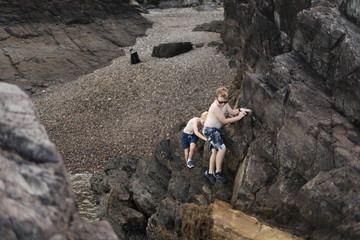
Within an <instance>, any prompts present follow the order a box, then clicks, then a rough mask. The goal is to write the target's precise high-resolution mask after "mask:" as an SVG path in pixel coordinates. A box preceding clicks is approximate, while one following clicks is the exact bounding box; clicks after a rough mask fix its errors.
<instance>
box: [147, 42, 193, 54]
mask: <svg viewBox="0 0 360 240" xmlns="http://www.w3.org/2000/svg"><path fill="white" fill-rule="evenodd" d="M192 49H193V46H192V43H191V42H174V43H162V44H159V45H158V46H155V47H154V48H153V51H152V54H151V56H152V57H158V58H170V57H174V56H176V55H179V54H182V53H186V52H189V51H191V50H192Z"/></svg>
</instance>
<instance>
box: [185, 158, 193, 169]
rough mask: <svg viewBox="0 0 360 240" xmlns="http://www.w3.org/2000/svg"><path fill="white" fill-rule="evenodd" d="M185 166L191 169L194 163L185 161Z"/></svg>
mask: <svg viewBox="0 0 360 240" xmlns="http://www.w3.org/2000/svg"><path fill="white" fill-rule="evenodd" d="M186 166H187V167H188V168H193V167H194V163H193V162H192V161H191V160H189V161H187V164H186Z"/></svg>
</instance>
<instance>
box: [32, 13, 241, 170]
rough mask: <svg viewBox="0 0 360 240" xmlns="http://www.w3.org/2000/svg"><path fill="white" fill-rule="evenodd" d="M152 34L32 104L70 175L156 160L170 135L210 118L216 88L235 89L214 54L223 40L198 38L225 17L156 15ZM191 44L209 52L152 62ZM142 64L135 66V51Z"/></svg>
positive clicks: (225, 64) (221, 60) (206, 36)
mask: <svg viewBox="0 0 360 240" xmlns="http://www.w3.org/2000/svg"><path fill="white" fill-rule="evenodd" d="M144 17H146V18H148V19H149V20H151V21H152V22H153V23H154V24H153V28H151V29H148V31H147V36H146V37H142V38H139V39H138V40H137V43H136V45H135V46H132V47H128V48H126V49H124V50H125V52H126V53H127V55H126V56H122V57H119V58H117V59H115V60H113V62H112V64H111V65H109V66H107V67H105V68H102V69H99V70H96V71H94V72H93V73H91V74H88V75H84V76H82V77H80V78H78V79H77V80H75V81H73V82H70V83H67V84H63V85H60V86H53V87H50V88H48V89H46V91H44V92H43V93H42V94H40V95H39V96H37V97H36V98H34V99H33V102H34V104H35V106H36V108H37V110H38V112H39V115H40V119H41V121H42V123H43V125H44V126H45V127H46V129H47V132H48V134H49V136H50V138H51V140H52V141H53V142H54V143H55V144H56V146H57V148H58V150H59V152H60V153H61V155H62V156H63V158H64V162H65V165H66V168H67V169H68V171H69V172H70V173H72V174H74V173H92V172H94V171H96V170H98V169H99V168H102V167H103V166H104V165H105V164H106V162H107V161H108V160H109V159H111V158H113V157H116V156H119V155H122V154H124V153H131V154H141V155H149V156H150V155H151V154H152V153H153V151H154V149H155V145H156V144H157V143H159V142H160V141H161V139H162V138H164V137H165V136H166V135H168V134H169V133H170V132H171V129H172V128H173V127H174V126H175V125H177V124H179V123H182V122H186V121H188V120H189V119H190V118H192V117H194V116H199V115H200V113H201V112H203V111H206V110H207V109H208V107H209V106H210V104H211V103H212V101H213V99H214V93H215V89H216V88H218V87H220V86H227V87H229V86H230V84H231V81H232V80H233V79H234V77H235V74H236V70H235V69H230V68H229V67H228V60H227V59H226V58H225V57H224V56H223V55H222V54H221V53H219V52H217V50H216V48H214V47H209V46H207V44H208V43H209V42H212V41H218V42H221V39H220V35H219V34H217V33H210V32H192V29H193V28H194V27H195V26H196V25H198V24H202V23H209V22H211V21H212V20H222V19H223V10H222V9H218V10H216V11H209V12H198V11H196V10H193V9H191V8H184V9H167V10H151V11H150V13H149V14H144ZM178 41H190V42H192V43H193V44H197V43H204V46H203V47H200V48H195V49H194V50H192V51H190V52H188V53H185V54H181V55H178V56H175V57H173V58H168V59H163V58H153V57H151V53H152V48H153V47H154V46H156V45H158V44H160V43H167V42H178ZM130 48H134V49H136V50H137V51H138V53H139V56H140V59H141V60H142V63H140V64H136V65H131V64H130V63H129V59H130V56H129V54H128V53H129V49H130Z"/></svg>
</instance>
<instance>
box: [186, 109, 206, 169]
mask: <svg viewBox="0 0 360 240" xmlns="http://www.w3.org/2000/svg"><path fill="white" fill-rule="evenodd" d="M206 116H207V112H203V113H202V114H201V116H200V118H198V117H194V118H192V119H190V120H189V121H188V123H187V124H186V126H185V128H184V130H183V133H182V135H181V146H182V149H184V154H185V161H186V166H187V167H188V168H193V167H194V163H193V161H192V157H193V155H194V152H195V149H196V143H197V141H198V140H199V138H201V139H203V140H204V141H206V138H205V137H204V136H203V135H202V134H201V133H200V129H201V128H202V127H203V126H204V122H205V120H206Z"/></svg>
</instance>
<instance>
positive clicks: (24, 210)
mask: <svg viewBox="0 0 360 240" xmlns="http://www.w3.org/2000/svg"><path fill="white" fill-rule="evenodd" d="M0 102H1V105H0V116H1V120H0V139H1V140H0V141H1V143H0V196H1V197H0V198H1V200H0V212H1V214H0V232H1V239H9V240H10V239H19V240H21V239H37V240H48V239H52V240H54V239H69V238H70V239H77V240H85V239H86V240H105V239H106V240H110V239H112V240H116V239H118V238H117V236H116V235H115V233H114V231H113V230H112V228H111V226H110V224H109V223H108V222H105V221H100V222H96V223H90V222H87V221H85V220H83V219H82V218H81V217H80V215H79V213H78V211H77V206H76V200H75V197H74V194H73V192H72V189H71V184H70V182H69V179H68V177H67V173H66V170H65V167H64V164H63V161H62V159H61V157H60V155H59V154H58V153H57V151H56V148H55V146H54V145H53V144H52V143H51V142H50V141H49V138H48V136H47V134H46V131H45V129H44V127H43V126H42V125H41V124H40V121H39V118H38V116H37V114H36V111H35V109H34V106H33V104H32V103H31V100H30V98H29V97H28V96H27V95H26V94H25V93H24V92H23V91H21V90H20V89H19V88H18V87H17V86H15V85H10V84H7V83H0Z"/></svg>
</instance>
